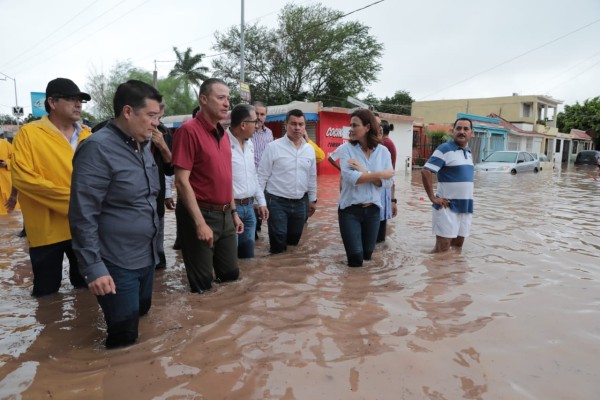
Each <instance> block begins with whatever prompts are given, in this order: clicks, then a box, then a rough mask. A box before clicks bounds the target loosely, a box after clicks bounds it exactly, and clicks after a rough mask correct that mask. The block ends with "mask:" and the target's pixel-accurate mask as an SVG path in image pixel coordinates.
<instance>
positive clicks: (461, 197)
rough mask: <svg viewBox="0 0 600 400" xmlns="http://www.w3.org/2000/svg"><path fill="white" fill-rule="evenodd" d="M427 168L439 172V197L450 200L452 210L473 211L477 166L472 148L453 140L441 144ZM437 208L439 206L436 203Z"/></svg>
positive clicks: (435, 172)
mask: <svg viewBox="0 0 600 400" xmlns="http://www.w3.org/2000/svg"><path fill="white" fill-rule="evenodd" d="M424 168H425V169H427V170H429V171H431V172H433V173H434V174H437V179H438V185H437V193H436V196H437V197H442V198H446V199H449V200H450V210H452V211H454V212H457V213H472V212H473V176H474V175H475V167H474V166H473V157H472V156H471V149H469V148H468V147H467V148H466V149H463V148H462V147H459V146H458V145H457V144H456V143H455V142H454V141H453V140H451V141H449V142H446V143H444V144H442V145H440V146H439V147H438V148H437V149H435V151H434V152H433V154H432V155H431V157H430V158H429V160H427V163H426V164H425V166H424ZM434 207H435V208H439V206H437V205H436V204H434Z"/></svg>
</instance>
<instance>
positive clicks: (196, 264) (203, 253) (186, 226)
mask: <svg viewBox="0 0 600 400" xmlns="http://www.w3.org/2000/svg"><path fill="white" fill-rule="evenodd" d="M201 212H202V216H203V217H204V220H205V221H206V223H207V224H208V226H209V227H210V229H212V231H213V247H212V248H210V247H208V244H207V243H206V242H203V241H200V240H199V239H198V236H197V234H196V226H195V225H194V221H193V220H192V217H191V216H190V214H189V213H188V211H187V209H186V208H185V206H184V205H183V203H182V202H181V201H178V202H177V206H176V207H175V216H176V217H177V231H178V232H179V238H180V240H181V255H182V256H183V262H184V264H185V271H186V274H187V278H188V281H189V283H190V289H191V291H192V292H193V293H202V292H204V291H205V290H208V289H210V288H211V287H212V281H213V271H214V274H215V276H216V281H217V282H227V281H235V280H236V279H237V278H238V277H239V275H240V270H239V267H238V259H237V239H236V232H235V226H234V225H233V217H232V216H231V212H230V211H229V210H228V211H225V212H221V211H209V210H205V209H201Z"/></svg>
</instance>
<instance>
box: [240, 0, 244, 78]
mask: <svg viewBox="0 0 600 400" xmlns="http://www.w3.org/2000/svg"><path fill="white" fill-rule="evenodd" d="M242 82H245V72H244V0H242V24H241V28H240V83H242Z"/></svg>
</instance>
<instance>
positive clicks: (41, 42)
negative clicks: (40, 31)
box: [0, 0, 98, 69]
mask: <svg viewBox="0 0 600 400" xmlns="http://www.w3.org/2000/svg"><path fill="white" fill-rule="evenodd" d="M97 2H98V0H96V1H94V2H93V3H91V4H90V5H88V6H87V7H85V8H84V9H83V10H81V11H80V12H78V13H77V14H75V15H74V16H73V17H71V19H69V20H68V21H66V22H65V23H63V24H62V25H61V26H59V27H58V28H56V29H55V30H54V31H52V32H51V33H50V34H48V35H46V36H45V37H44V38H43V39H42V40H40V41H38V42H37V43H36V44H34V45H33V46H31V47H30V48H29V49H27V50H25V51H24V52H22V53H21V54H19V55H18V56H16V57H14V58H13V59H11V60H10V61H9V62H8V64H4V65H2V66H1V67H0V68H1V69H7V68H10V65H12V64H13V63H15V62H16V61H18V60H19V59H20V58H21V57H23V56H24V55H25V54H27V53H29V52H31V51H33V50H34V49H35V48H37V47H38V46H40V45H42V44H43V43H44V42H45V41H47V40H49V39H50V38H51V37H52V36H53V35H54V34H55V33H57V32H58V31H60V30H61V29H62V28H64V27H65V26H67V25H68V24H70V23H71V21H73V20H74V19H75V18H77V17H79V16H80V15H81V14H83V13H84V12H86V11H87V10H88V9H90V8H91V7H92V6H93V5H94V4H96V3H97Z"/></svg>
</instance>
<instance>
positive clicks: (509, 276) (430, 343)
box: [0, 168, 600, 400]
mask: <svg viewBox="0 0 600 400" xmlns="http://www.w3.org/2000/svg"><path fill="white" fill-rule="evenodd" d="M589 172H590V171H588V170H586V169H575V168H568V169H563V170H562V171H560V172H554V173H552V172H551V171H543V172H541V173H540V174H536V175H534V174H523V175H517V176H511V175H492V174H490V175H477V176H476V192H475V212H476V214H475V218H474V220H473V229H472V233H473V236H471V237H470V238H468V239H467V241H466V243H465V248H464V250H463V251H462V253H456V252H450V253H447V254H443V255H434V254H431V253H430V250H431V249H432V248H433V245H434V238H433V236H432V234H431V222H430V205H429V204H428V202H426V201H423V200H421V198H422V197H425V193H424V191H423V189H422V186H421V183H420V174H419V173H418V172H414V173H413V174H412V175H411V174H403V173H399V174H398V175H397V176H396V184H397V189H396V193H397V197H398V199H399V209H400V215H399V216H398V217H397V218H396V219H395V220H393V222H392V223H391V224H389V234H388V239H387V241H386V243H385V244H383V245H378V247H377V249H376V253H375V254H374V259H373V260H372V261H370V262H368V263H366V265H365V267H364V268H361V269H349V268H347V267H346V266H345V254H344V249H343V246H342V243H341V239H340V235H339V231H338V227H337V218H336V201H337V196H338V178H337V177H321V178H320V180H319V206H320V209H319V210H318V211H317V214H316V215H315V216H314V217H313V218H311V219H310V220H309V223H308V225H307V229H306V231H305V234H304V236H303V239H302V241H301V243H300V245H299V246H298V247H296V248H292V249H291V250H290V251H288V252H287V253H284V254H279V255H275V256H269V255H268V253H267V246H268V243H267V242H268V240H267V239H266V232H262V234H261V239H260V240H259V241H258V243H257V258H256V259H253V260H242V261H241V270H242V278H241V280H240V281H238V282H234V283H227V284H223V285H217V286H216V287H215V288H214V289H213V290H211V291H210V292H209V293H206V294H202V295H193V294H191V293H188V288H187V282H186V278H185V271H184V268H183V264H182V260H181V257H180V255H179V254H178V253H176V252H175V251H172V250H170V245H171V244H172V243H173V239H174V231H173V227H174V219H173V218H174V216H173V213H171V212H169V213H167V217H166V218H167V226H168V228H167V235H166V248H167V249H169V250H168V253H167V261H168V268H167V270H165V271H160V272H158V273H157V276H156V278H155V290H154V291H155V294H154V299H153V306H152V309H151V311H150V314H149V315H148V316H147V317H144V318H142V320H141V322H140V341H139V343H138V344H136V345H135V346H133V347H130V348H127V349H121V350H113V351H106V350H104V349H103V347H102V340H103V338H104V324H103V320H102V316H101V313H100V310H99V308H98V305H97V303H96V301H95V299H94V298H93V297H92V296H91V295H90V294H89V293H88V292H87V291H85V290H74V289H73V288H71V287H70V285H69V284H68V280H67V279H65V283H64V284H63V288H62V289H61V291H60V293H58V294H56V295H53V296H49V297H47V298H44V299H41V300H39V301H38V300H36V299H33V298H31V297H30V295H29V293H30V291H31V272H30V267H29V264H28V258H27V247H26V242H25V240H24V239H19V238H17V237H16V236H15V234H16V233H17V232H18V231H19V230H20V226H21V221H20V214H18V213H17V214H13V215H9V216H0V238H1V241H0V255H1V257H0V275H1V277H2V285H1V286H0V291H1V296H2V299H3V301H2V303H0V304H1V306H0V307H1V310H2V311H1V314H2V319H1V323H0V380H1V381H0V398H2V399H4V398H20V397H21V398H25V399H27V398H31V399H38V398H60V399H81V398H86V399H116V398H128V397H129V398H132V399H133V398H135V399H137V398H143V399H215V398H219V399H290V400H291V399H399V398H407V399H413V398H415V399H421V398H427V399H458V398H466V399H480V398H481V399H485V398H494V399H543V398H544V399H545V398H565V399H567V398H569V399H571V398H577V399H583V398H586V399H587V398H589V399H592V398H598V397H599V395H600V384H599V383H598V381H599V379H598V378H600V377H599V375H600V363H599V362H598V361H597V356H596V351H597V348H598V342H599V339H600V326H599V325H598V321H599V320H600V319H599V316H598V312H599V309H600V307H599V306H600V295H599V294H598V293H600V290H599V289H600V287H599V285H598V279H599V278H600V271H599V270H598V266H597V265H598V264H599V263H598V261H597V258H598V255H599V253H600V230H599V229H598V228H599V226H600V213H599V212H598V210H599V209H600V208H599V207H600V196H599V194H600V182H598V181H594V180H593V179H591V178H590V176H589Z"/></svg>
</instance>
